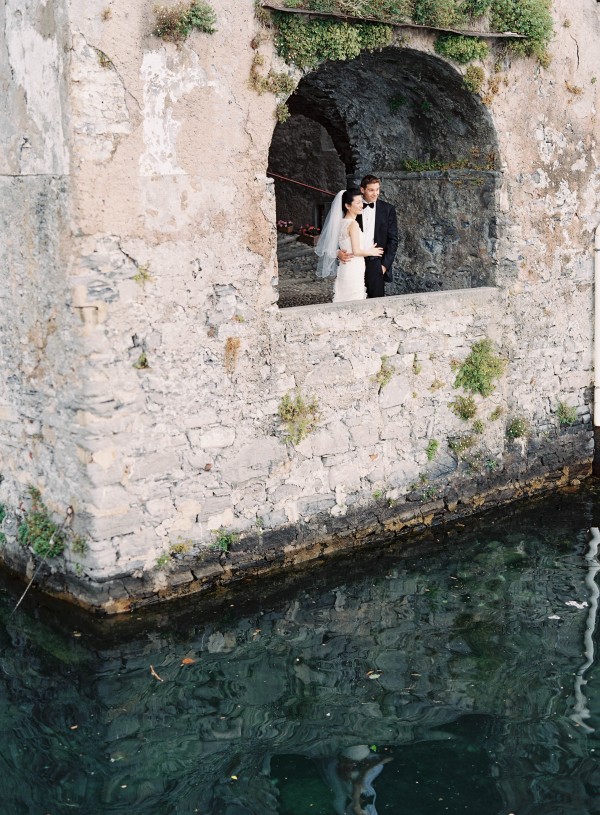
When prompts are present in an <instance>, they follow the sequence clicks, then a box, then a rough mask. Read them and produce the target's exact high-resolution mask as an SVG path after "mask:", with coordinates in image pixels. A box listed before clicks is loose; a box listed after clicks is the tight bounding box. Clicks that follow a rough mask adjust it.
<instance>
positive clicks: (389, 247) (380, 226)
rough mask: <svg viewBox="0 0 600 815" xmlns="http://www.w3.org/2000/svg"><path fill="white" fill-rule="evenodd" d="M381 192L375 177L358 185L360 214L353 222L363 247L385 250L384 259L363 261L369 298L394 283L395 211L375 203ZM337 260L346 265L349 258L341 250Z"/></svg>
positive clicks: (378, 180) (368, 178) (396, 221)
mask: <svg viewBox="0 0 600 815" xmlns="http://www.w3.org/2000/svg"><path fill="white" fill-rule="evenodd" d="M380 189H381V181H380V179H379V178H377V176H374V175H366V176H365V177H364V178H363V180H362V181H361V182H360V191H361V193H362V196H363V211H362V215H358V216H357V218H356V221H357V223H358V225H359V226H360V228H361V229H362V231H363V235H364V245H365V246H372V245H373V244H374V243H375V244H377V246H381V247H382V248H383V250H384V252H383V257H380V258H371V257H368V258H365V286H366V288H367V297H369V298H371V297H383V296H384V295H385V283H390V282H391V281H392V280H393V278H392V263H393V262H394V257H395V255H396V249H397V248H398V220H397V218H396V210H395V209H394V207H393V206H392V205H391V204H388V203H386V202H385V201H379V200H378V199H379V192H380ZM337 256H338V258H339V260H340V261H341V262H342V263H347V262H348V261H349V260H350V258H351V257H352V254H351V253H350V252H344V250H343V249H340V250H339V251H338V253H337Z"/></svg>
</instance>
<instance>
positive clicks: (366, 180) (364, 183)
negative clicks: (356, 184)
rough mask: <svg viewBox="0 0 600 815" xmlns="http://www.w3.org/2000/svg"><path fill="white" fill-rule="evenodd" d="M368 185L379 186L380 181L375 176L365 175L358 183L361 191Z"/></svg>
mask: <svg viewBox="0 0 600 815" xmlns="http://www.w3.org/2000/svg"><path fill="white" fill-rule="evenodd" d="M369 184H381V179H380V178H377V176H376V175H366V176H365V177H364V178H363V180H362V181H361V182H360V186H361V189H363V190H364V188H365V187H368V186H369Z"/></svg>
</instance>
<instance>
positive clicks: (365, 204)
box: [363, 201, 375, 209]
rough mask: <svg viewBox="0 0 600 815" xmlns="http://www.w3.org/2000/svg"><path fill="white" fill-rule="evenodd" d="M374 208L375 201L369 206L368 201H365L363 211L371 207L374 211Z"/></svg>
mask: <svg viewBox="0 0 600 815" xmlns="http://www.w3.org/2000/svg"><path fill="white" fill-rule="evenodd" d="M374 206H375V202H374V201H373V202H372V203H370V204H367V202H366V201H363V209H365V207H371V209H373V207H374Z"/></svg>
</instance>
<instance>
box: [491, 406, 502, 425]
mask: <svg viewBox="0 0 600 815" xmlns="http://www.w3.org/2000/svg"><path fill="white" fill-rule="evenodd" d="M503 415H504V408H503V407H502V406H501V405H498V406H497V407H495V408H494V409H493V410H492V412H491V413H490V422H497V421H498V419H500V418H501V417H502V416H503Z"/></svg>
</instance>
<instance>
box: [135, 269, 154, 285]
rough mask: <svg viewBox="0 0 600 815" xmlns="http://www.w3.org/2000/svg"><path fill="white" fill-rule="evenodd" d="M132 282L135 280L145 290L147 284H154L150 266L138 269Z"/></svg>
mask: <svg viewBox="0 0 600 815" xmlns="http://www.w3.org/2000/svg"><path fill="white" fill-rule="evenodd" d="M132 280H135V282H136V283H138V284H139V285H140V286H141V287H142V288H143V287H144V286H145V285H146V283H152V282H153V281H154V278H153V277H152V275H151V274H150V271H149V269H148V266H147V265H143V266H138V267H137V272H136V273H135V274H134V275H133V278H132Z"/></svg>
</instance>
